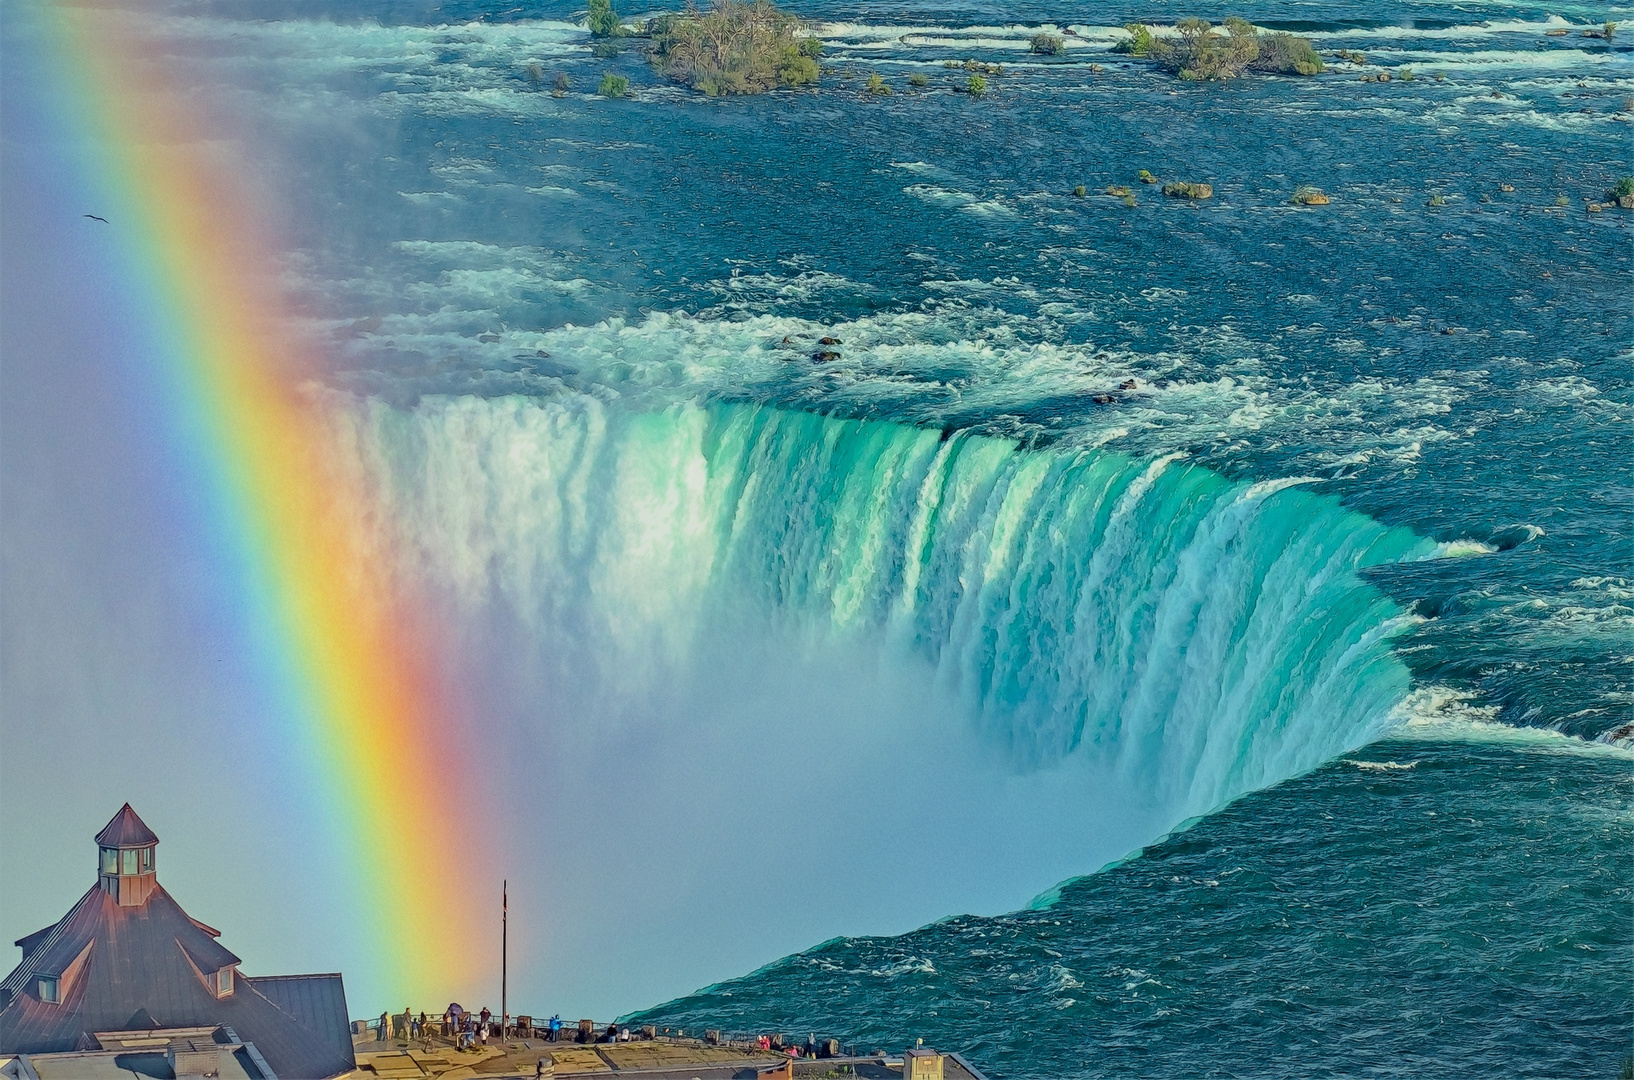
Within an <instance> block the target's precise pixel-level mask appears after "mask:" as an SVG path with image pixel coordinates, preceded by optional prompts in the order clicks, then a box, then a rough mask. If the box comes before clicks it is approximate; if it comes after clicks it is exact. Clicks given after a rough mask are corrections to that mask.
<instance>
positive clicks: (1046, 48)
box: [1028, 31, 1067, 56]
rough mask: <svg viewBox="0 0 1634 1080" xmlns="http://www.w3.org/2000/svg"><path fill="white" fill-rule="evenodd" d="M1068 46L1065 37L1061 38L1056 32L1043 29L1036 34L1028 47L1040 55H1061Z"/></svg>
mask: <svg viewBox="0 0 1634 1080" xmlns="http://www.w3.org/2000/svg"><path fill="white" fill-rule="evenodd" d="M1066 47H1067V42H1066V39H1065V38H1059V37H1056V36H1055V35H1054V34H1048V33H1044V32H1043V31H1040V32H1038V33H1036V34H1034V35H1033V37H1032V40H1031V41H1030V42H1028V48H1029V49H1030V50H1031V51H1032V52H1035V53H1038V54H1039V55H1040V56H1059V55H1060V54H1061V53H1062V52H1064V51H1065V50H1066Z"/></svg>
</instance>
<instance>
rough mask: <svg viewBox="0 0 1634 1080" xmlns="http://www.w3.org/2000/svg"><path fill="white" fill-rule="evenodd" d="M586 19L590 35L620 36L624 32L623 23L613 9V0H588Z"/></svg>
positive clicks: (603, 36)
mask: <svg viewBox="0 0 1634 1080" xmlns="http://www.w3.org/2000/svg"><path fill="white" fill-rule="evenodd" d="M586 21H587V23H588V24H589V26H590V36H591V37H599V38H607V37H620V36H622V35H623V33H624V23H623V20H621V19H620V18H619V17H618V12H616V11H614V10H613V0H590V17H589V19H587V20H586Z"/></svg>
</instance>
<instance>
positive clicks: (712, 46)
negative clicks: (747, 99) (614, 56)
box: [649, 0, 823, 96]
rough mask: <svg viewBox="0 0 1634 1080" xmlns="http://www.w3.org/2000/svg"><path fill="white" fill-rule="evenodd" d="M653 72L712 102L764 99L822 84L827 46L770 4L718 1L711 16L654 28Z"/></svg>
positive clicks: (764, 0)
mask: <svg viewBox="0 0 1634 1080" xmlns="http://www.w3.org/2000/svg"><path fill="white" fill-rule="evenodd" d="M651 33H652V52H651V53H650V54H649V59H650V60H651V61H652V65H653V67H655V68H657V69H658V71H659V72H660V73H661V74H663V75H664V76H665V77H666V78H669V79H673V80H674V81H676V82H678V83H684V84H685V85H687V86H690V87H692V88H693V89H694V90H698V91H700V92H702V93H705V94H708V95H710V96H715V95H718V94H760V93H764V92H765V91H767V90H773V89H776V88H777V87H779V86H805V85H807V84H809V83H814V82H816V81H817V77H818V75H819V74H820V71H819V69H818V67H817V57H818V56H819V55H820V54H821V53H822V48H823V45H822V42H821V41H820V40H818V39H817V38H814V37H810V36H808V35H807V33H806V28H805V24H804V23H803V22H802V21H801V20H800V19H799V18H797V17H795V16H794V15H790V14H789V13H788V12H786V11H782V10H780V9H779V8H777V7H776V6H775V5H773V4H771V3H770V2H769V0H717V2H716V4H715V6H714V7H713V8H711V9H710V10H709V11H707V12H700V11H689V12H686V13H684V14H679V15H675V14H670V15H660V16H659V17H658V18H656V19H654V20H653V21H652V24H651Z"/></svg>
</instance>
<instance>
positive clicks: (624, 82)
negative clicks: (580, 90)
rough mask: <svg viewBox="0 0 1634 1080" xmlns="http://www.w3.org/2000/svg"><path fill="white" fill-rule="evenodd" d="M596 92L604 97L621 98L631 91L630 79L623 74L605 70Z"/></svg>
mask: <svg viewBox="0 0 1634 1080" xmlns="http://www.w3.org/2000/svg"><path fill="white" fill-rule="evenodd" d="M596 93H598V94H600V95H601V96H602V97H604V98H621V97H625V96H627V95H628V94H629V93H630V80H629V79H626V78H625V77H624V76H622V75H614V74H613V73H612V72H611V71H608V72H603V73H602V76H601V85H600V86H598V87H596Z"/></svg>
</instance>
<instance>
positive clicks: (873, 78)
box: [863, 71, 891, 97]
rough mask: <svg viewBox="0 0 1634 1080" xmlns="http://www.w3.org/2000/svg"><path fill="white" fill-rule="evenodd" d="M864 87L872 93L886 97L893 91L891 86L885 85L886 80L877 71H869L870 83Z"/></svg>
mask: <svg viewBox="0 0 1634 1080" xmlns="http://www.w3.org/2000/svg"><path fill="white" fill-rule="evenodd" d="M863 89H865V90H867V91H868V92H869V93H870V94H875V95H877V96H879V97H884V96H885V95H886V94H889V93H890V92H891V88H890V87H889V86H887V85H885V80H884V79H883V78H881V77H880V74H879V72H877V71H875V72H870V73H869V75H868V85H867V86H865V87H864V88H863Z"/></svg>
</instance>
